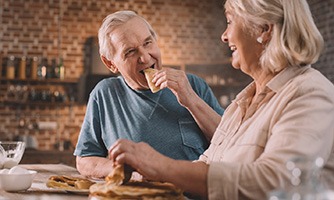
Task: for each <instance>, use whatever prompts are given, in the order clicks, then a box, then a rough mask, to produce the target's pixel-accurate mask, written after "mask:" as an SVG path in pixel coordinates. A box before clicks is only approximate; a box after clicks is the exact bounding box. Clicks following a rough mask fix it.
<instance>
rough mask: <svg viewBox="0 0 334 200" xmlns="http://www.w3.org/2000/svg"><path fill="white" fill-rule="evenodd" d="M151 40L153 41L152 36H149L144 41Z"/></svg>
mask: <svg viewBox="0 0 334 200" xmlns="http://www.w3.org/2000/svg"><path fill="white" fill-rule="evenodd" d="M152 39H153V37H152V35H149V36H148V37H147V38H146V39H145V40H144V41H145V42H146V41H148V40H152Z"/></svg>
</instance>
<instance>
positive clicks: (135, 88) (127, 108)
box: [74, 11, 224, 178]
mask: <svg viewBox="0 0 334 200" xmlns="http://www.w3.org/2000/svg"><path fill="white" fill-rule="evenodd" d="M99 47H100V55H101V59H102V61H103V62H104V64H105V66H106V67H107V68H108V69H109V70H110V71H112V72H113V73H118V72H119V73H120V74H121V75H122V76H119V77H111V78H107V79H105V80H103V81H101V82H99V83H98V84H97V85H96V87H95V88H94V90H93V91H92V92H91V94H90V99H89V102H88V105H87V111H86V116H85V119H84V122H83V125H82V129H81V131H80V135H79V139H78V143H77V146H76V150H75V152H74V155H76V156H77V169H78V170H79V172H80V173H81V174H83V175H86V176H91V177H97V178H102V177H105V176H106V175H108V174H109V172H110V171H111V170H112V168H113V161H112V160H110V159H109V158H108V149H109V148H110V146H111V145H112V144H113V143H114V142H115V141H116V140H117V139H120V138H126V139H130V140H132V141H135V142H146V143H148V144H150V145H151V146H152V147H153V148H154V149H155V150H157V151H159V152H160V153H162V154H164V155H166V156H168V157H170V158H173V159H186V160H195V159H197V158H198V157H199V155H201V153H203V151H204V150H205V149H206V148H207V147H208V141H210V140H211V138H212V134H213V132H214V131H215V129H216V127H217V126H218V124H219V121H220V119H221V115H222V114H223V112H224V110H223V109H222V108H221V107H220V105H219V103H218V101H217V99H216V98H215V96H214V94H213V93H212V91H211V89H210V88H209V87H208V85H207V84H206V83H205V82H204V81H203V80H202V79H200V78H198V77H197V76H195V75H190V74H185V73H184V72H183V71H181V70H175V69H162V64H161V53H160V49H159V47H158V45H157V38H156V33H155V31H154V30H153V29H152V27H151V25H150V24H149V23H148V22H147V21H146V20H145V19H143V18H142V17H140V16H138V15H137V14H136V13H134V12H132V11H119V12H116V13H113V14H110V15H108V16H107V17H106V18H105V19H104V21H103V24H102V26H101V27H100V30H99ZM148 68H153V69H157V70H158V71H157V72H156V73H154V75H153V77H154V78H153V80H152V82H153V84H155V86H157V87H158V88H159V89H161V90H160V91H158V92H156V93H152V92H151V91H150V90H149V86H148V82H147V80H146V78H145V75H144V73H143V71H144V70H145V69H148Z"/></svg>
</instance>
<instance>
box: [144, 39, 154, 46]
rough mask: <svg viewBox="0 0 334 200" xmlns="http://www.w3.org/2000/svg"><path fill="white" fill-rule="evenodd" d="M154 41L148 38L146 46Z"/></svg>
mask: <svg viewBox="0 0 334 200" xmlns="http://www.w3.org/2000/svg"><path fill="white" fill-rule="evenodd" d="M151 43H152V40H148V41H146V42H145V43H144V46H147V45H150V44H151Z"/></svg>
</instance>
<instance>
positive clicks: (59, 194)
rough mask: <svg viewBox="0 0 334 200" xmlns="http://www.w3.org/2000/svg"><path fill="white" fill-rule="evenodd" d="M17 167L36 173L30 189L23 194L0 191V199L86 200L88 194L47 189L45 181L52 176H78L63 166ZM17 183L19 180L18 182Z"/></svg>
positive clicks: (72, 169)
mask: <svg viewBox="0 0 334 200" xmlns="http://www.w3.org/2000/svg"><path fill="white" fill-rule="evenodd" d="M19 166H21V167H24V168H26V169H29V170H35V171H37V174H36V176H35V178H34V180H33V183H32V185H31V187H30V188H29V189H28V190H27V191H23V192H6V191H3V190H0V199H6V200H7V199H33V200H46V199H47V200H65V199H71V200H82V199H85V200H87V199H88V198H89V197H88V194H77V193H69V192H66V191H63V190H56V189H52V188H48V187H47V186H46V181H47V180H48V178H49V177H50V176H52V175H69V176H79V177H80V174H79V172H78V171H77V170H76V169H75V168H74V167H71V166H68V165H64V164H20V165H19ZM18 181H19V180H18Z"/></svg>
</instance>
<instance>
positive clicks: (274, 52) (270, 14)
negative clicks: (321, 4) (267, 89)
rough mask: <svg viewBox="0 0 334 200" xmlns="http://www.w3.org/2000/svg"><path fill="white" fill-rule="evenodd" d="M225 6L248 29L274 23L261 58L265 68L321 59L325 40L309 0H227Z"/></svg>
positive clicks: (277, 70) (273, 68) (271, 69)
mask: <svg viewBox="0 0 334 200" xmlns="http://www.w3.org/2000/svg"><path fill="white" fill-rule="evenodd" d="M225 9H226V11H229V12H230V13H233V14H235V15H236V16H237V17H240V18H241V19H242V20H243V22H244V27H245V28H247V30H250V31H252V30H257V29H255V27H263V26H265V25H271V24H272V25H273V30H272V35H271V40H270V42H269V43H268V44H267V46H266V48H265V50H264V52H263V53H262V56H261V58H260V65H261V66H262V68H263V69H267V70H269V71H271V72H273V73H275V72H279V71H281V70H282V69H284V68H285V67H287V66H289V65H294V66H306V65H309V64H313V63H315V62H316V61H317V60H318V58H319V56H320V53H321V51H322V49H323V46H324V41H323V38H322V36H321V34H320V32H319V30H318V28H317V27H316V25H315V23H314V20H313V18H312V14H311V11H310V8H309V5H308V4H307V2H306V0H226V2H225ZM254 32H255V31H254Z"/></svg>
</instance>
